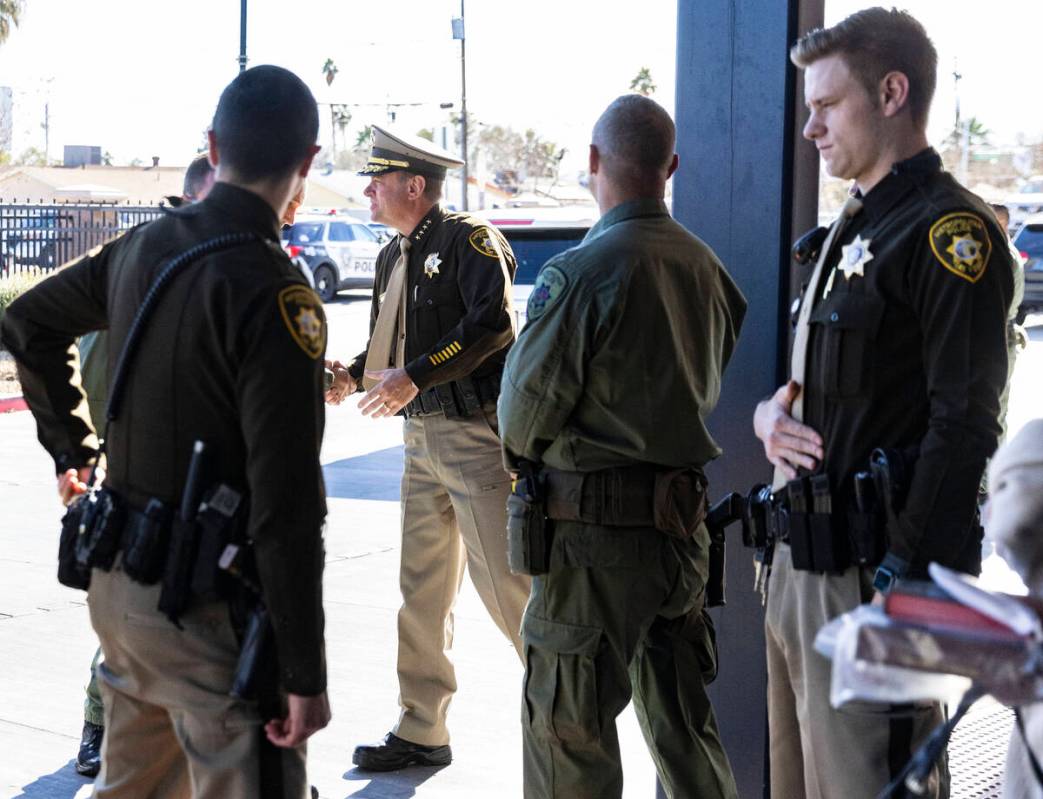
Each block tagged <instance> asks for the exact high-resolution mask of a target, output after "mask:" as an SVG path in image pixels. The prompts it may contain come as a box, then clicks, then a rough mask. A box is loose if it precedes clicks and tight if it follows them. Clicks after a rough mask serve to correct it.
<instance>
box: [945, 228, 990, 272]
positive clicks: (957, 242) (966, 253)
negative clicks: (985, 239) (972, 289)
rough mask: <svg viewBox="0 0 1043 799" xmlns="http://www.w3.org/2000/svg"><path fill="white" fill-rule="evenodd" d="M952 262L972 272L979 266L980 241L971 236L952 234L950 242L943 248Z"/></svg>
mask: <svg viewBox="0 0 1043 799" xmlns="http://www.w3.org/2000/svg"><path fill="white" fill-rule="evenodd" d="M945 251H946V252H947V253H949V255H951V256H952V260H953V262H954V263H955V264H956V265H957V266H959V267H962V268H964V269H969V270H971V271H972V272H975V271H977V270H978V269H979V268H980V267H981V260H982V258H981V242H979V241H978V240H977V239H975V238H974V237H973V236H953V239H952V243H951V244H950V245H949V246H948V247H946V248H945Z"/></svg>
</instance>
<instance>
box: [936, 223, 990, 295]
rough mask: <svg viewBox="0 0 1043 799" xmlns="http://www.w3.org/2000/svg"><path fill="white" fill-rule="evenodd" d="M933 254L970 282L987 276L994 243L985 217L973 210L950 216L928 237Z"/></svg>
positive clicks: (949, 268) (946, 266)
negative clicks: (972, 211) (987, 267)
mask: <svg viewBox="0 0 1043 799" xmlns="http://www.w3.org/2000/svg"><path fill="white" fill-rule="evenodd" d="M928 235H929V237H930V240H931V251H932V252H933V253H934V257H935V258H937V259H938V260H939V262H941V265H942V266H944V267H945V268H946V269H948V270H949V271H950V272H952V273H953V274H954V275H957V276H959V277H962V278H963V279H964V280H966V281H968V282H970V283H977V282H978V279H979V278H980V277H981V276H982V275H984V274H985V266H986V265H987V264H988V263H989V256H990V255H992V240H991V239H990V238H989V231H988V228H986V227H985V223H984V222H983V221H982V219H981V217H980V216H978V215H977V214H972V213H970V212H969V211H957V212H956V213H953V214H946V215H945V216H943V217H942V218H941V219H939V220H938V221H937V222H935V223H934V224H933V225H931V232H930V233H929V234H928Z"/></svg>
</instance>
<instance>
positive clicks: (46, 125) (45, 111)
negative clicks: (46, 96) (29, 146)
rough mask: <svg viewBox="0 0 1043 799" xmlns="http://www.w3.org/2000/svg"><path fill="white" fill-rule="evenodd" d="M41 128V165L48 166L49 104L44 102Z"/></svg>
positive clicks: (49, 147) (49, 154) (49, 155)
mask: <svg viewBox="0 0 1043 799" xmlns="http://www.w3.org/2000/svg"><path fill="white" fill-rule="evenodd" d="M40 127H41V128H43V165H44V166H50V164H51V104H50V102H45V103H44V104H43V124H42V125H41V126H40Z"/></svg>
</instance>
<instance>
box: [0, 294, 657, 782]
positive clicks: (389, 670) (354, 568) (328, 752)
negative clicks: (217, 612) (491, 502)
mask: <svg viewBox="0 0 1043 799" xmlns="http://www.w3.org/2000/svg"><path fill="white" fill-rule="evenodd" d="M328 314H329V316H330V323H331V343H330V353H331V356H332V357H345V354H346V353H351V354H354V352H355V351H357V348H358V341H359V339H360V338H361V336H362V334H363V331H364V329H365V328H364V326H365V324H366V322H367V321H368V314H369V305H368V302H359V301H357V300H356V301H352V298H351V297H350V295H349V296H348V297H347V298H345V299H344V300H342V301H341V302H338V303H335V304H333V305H330V306H328ZM401 425H402V423H401V421H400V420H397V419H393V420H380V421H374V420H371V419H366V418H363V417H362V416H361V415H360V414H359V412H358V411H357V410H356V409H355V407H354V404H353V403H350V404H345V405H344V406H342V407H339V408H330V409H329V413H328V414H327V431H326V436H325V445H324V447H323V456H322V461H323V464H324V466H325V467H326V468H325V471H326V481H327V490H328V494H329V496H330V499H329V520H328V526H327V531H326V548H327V560H326V577H325V606H326V634H327V646H328V660H329V691H330V703H331V705H332V709H333V721H332V723H331V724H330V726H329V727H328V728H327V729H326V730H324V731H322V732H321V733H319V734H317V735H316V736H314V737H313V738H312V739H311V741H310V742H309V769H310V777H311V781H312V783H313V784H315V785H316V786H318V788H319V790H320V793H321V795H322V796H323V797H338V799H340V797H365V799H404V798H405V797H412V796H418V797H430V798H431V799H436V797H447V798H448V797H453V799H469V798H470V797H474V799H479V798H481V799H488V797H490V796H494V795H500V796H504V797H507V796H520V795H521V735H520V722H519V714H520V704H519V703H520V688H521V676H522V668H521V664H520V663H519V662H518V659H517V657H516V655H515V653H514V650H513V648H512V647H511V646H510V645H509V644H508V642H507V641H506V640H505V639H504V638H503V637H502V636H501V635H500V633H499V631H498V630H497V629H496V628H495V626H494V625H493V623H492V622H491V621H490V620H489V618H488V616H487V615H486V613H485V609H484V607H483V606H482V604H481V602H480V600H479V599H478V597H477V594H476V593H475V592H474V590H473V588H472V587H471V585H470V582H469V580H466V579H465V580H464V590H463V592H462V594H461V596H460V600H459V602H458V605H457V612H456V625H455V627H456V636H455V643H454V649H453V658H454V661H455V663H456V670H457V681H458V685H459V691H458V693H457V696H456V698H455V699H454V701H453V706H452V710H451V711H450V716H449V721H450V728H451V732H452V735H453V740H452V746H453V755H454V762H453V764H452V765H451V766H449V767H447V768H445V769H440V770H439V769H411V770H407V771H405V772H400V773H398V774H391V775H373V774H368V773H360V772H357V771H355V770H354V769H353V768H352V766H351V752H352V750H353V748H354V747H355V745H356V744H359V743H365V742H371V741H376V740H379V739H380V738H382V737H383V736H384V734H385V733H386V732H387V731H388V730H389V729H390V728H391V726H392V724H394V722H395V721H396V719H397V717H398V704H397V697H398V682H397V678H396V673H395V657H396V645H397V644H396V613H397V610H398V607H399V604H400V595H399V591H398V560H399V552H400V547H399V526H398V525H399V504H398V483H399V477H400V475H401V457H402V456H401V443H402V438H401ZM0 442H2V443H0V662H2V664H3V670H4V679H3V680H0V799H4V798H6V797H26V799H29V798H32V799H74V798H75V799H82V797H86V796H89V795H90V781H88V780H85V779H83V778H81V777H79V776H78V775H76V773H75V771H74V770H73V766H72V759H73V758H74V757H75V755H76V750H77V747H78V745H79V735H80V729H81V727H82V725H83V714H82V706H83V699H84V691H83V688H84V685H85V684H86V682H87V679H88V678H89V667H90V662H91V658H92V657H93V654H94V650H95V647H96V646H97V640H96V638H95V636H94V633H93V631H92V630H91V626H90V620H89V618H88V613H87V608H86V605H85V604H84V599H85V594H84V593H82V592H79V591H74V590H71V589H67V588H64V587H62V586H61V585H59V584H58V582H57V579H56V577H55V557H56V554H57V540H58V530H59V519H60V517H61V514H62V509H61V507H60V506H59V504H58V501H57V497H56V494H55V484H54V477H53V471H54V467H53V464H52V462H51V460H50V458H49V457H48V456H47V455H46V453H45V452H44V451H43V449H42V448H41V446H40V445H39V443H38V442H37V441H36V432H35V426H34V424H33V420H32V417H31V415H30V414H29V413H25V412H15V413H5V414H0ZM620 740H621V745H622V747H623V750H624V752H625V755H624V757H625V765H624V768H625V769H626V780H627V791H626V796H628V797H652V796H654V794H655V787H654V786H655V771H654V768H653V766H652V763H651V760H650V759H649V757H648V754H647V752H646V751H645V747H644V742H643V740H642V738H641V734H640V731H639V729H638V727H637V721H636V718H635V717H634V715H633V711H632V710H631V709H628V710H627V711H626V713H625V714H624V716H623V717H622V718H621V724H620Z"/></svg>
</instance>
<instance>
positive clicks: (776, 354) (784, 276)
mask: <svg viewBox="0 0 1043 799" xmlns="http://www.w3.org/2000/svg"><path fill="white" fill-rule="evenodd" d="M823 3H824V0H678V24H677V98H676V121H677V135H678V141H677V152H678V154H679V155H680V158H681V165H680V169H679V170H678V172H677V175H676V177H675V178H674V200H673V210H674V215H675V216H676V218H677V219H678V220H679V221H680V222H681V223H682V224H684V225H685V226H686V227H688V228H689V229H690V230H692V231H693V232H694V233H696V234H697V235H698V236H699V237H700V238H702V239H703V240H704V241H706V242H707V243H708V244H709V245H710V246H711V247H712V248H713V249H714V251H715V252H716V253H717V255H718V256H719V257H720V259H721V261H722V262H723V263H724V265H725V266H726V267H727V269H728V271H729V272H730V273H731V275H732V277H733V278H734V279H735V280H736V281H737V282H738V284H739V286H740V287H741V288H742V291H743V293H744V294H745V295H746V299H747V300H748V302H749V310H748V312H747V315H746V322H745V324H744V325H743V329H742V336H741V337H740V339H739V345H738V348H737V350H736V352H735V354H734V356H733V358H732V361H731V364H730V365H729V367H728V372H727V375H726V378H725V381H724V387H723V392H722V395H721V401H720V404H719V405H718V407H717V410H716V411H715V412H714V414H713V416H711V418H710V423H711V424H710V429H711V431H712V433H713V435H714V437H715V438H716V440H717V442H718V443H719V444H720V445H721V447H722V448H723V449H724V455H723V457H721V458H720V459H718V461H717V462H715V463H714V464H712V465H711V466H710V469H709V471H708V474H709V477H710V484H711V493H712V494H713V495H714V496H716V495H719V494H723V493H724V492H726V491H731V490H735V491H740V492H745V491H746V490H747V489H748V488H749V487H750V485H751V484H752V483H753V482H755V481H765V482H770V480H771V472H770V469H769V467H768V464H767V462H766V461H765V459H764V452H763V449H762V448H761V446H760V443H759V442H758V441H757V439H756V438H755V437H754V435H753V425H752V419H753V410H754V407H755V405H756V404H757V402H758V401H760V400H761V399H763V398H764V397H766V396H768V395H769V394H771V393H772V392H773V391H774V390H775V389H776V388H777V387H778V386H779V385H780V384H781V382H782V381H783V380H784V378H785V372H786V368H785V360H786V351H787V340H786V336H787V322H786V319H787V310H786V309H787V308H788V306H789V302H790V284H791V280H790V271H791V270H790V267H791V262H790V259H789V246H790V243H791V242H792V240H793V239H794V233H795V232H796V233H799V232H802V231H803V230H806V229H807V228H809V227H812V226H814V223H815V216H816V207H817V197H818V158H817V155H816V153H815V151H814V148H813V147H811V146H810V145H809V144H807V143H806V142H803V140H802V139H801V138H800V127H801V125H802V124H803V121H804V110H803V109H804V106H803V88H802V86H801V85H800V83H799V74H798V73H797V71H796V70H795V69H794V68H793V67H792V66H791V65H790V62H789V59H788V50H789V46H790V45H791V44H792V43H793V41H794V40H795V39H796V38H797V36H798V35H799V33H801V32H803V31H805V30H807V29H809V28H811V27H815V26H817V25H820V24H821V22H822V10H823ZM730 536H731V537H730V540H729V544H728V558H729V559H728V573H727V579H728V604H727V606H726V607H724V608H721V609H720V610H717V611H714V614H713V615H714V622H715V624H716V625H717V641H718V645H719V648H720V674H719V676H718V678H717V681H716V682H715V683H714V685H713V686H712V688H711V695H712V697H713V702H714V707H715V709H716V711H717V718H718V720H719V722H720V726H721V733H722V736H723V738H724V745H725V748H726V750H727V751H728V754H729V757H730V758H731V763H732V768H733V769H734V770H735V776H736V779H737V781H738V785H739V795H740V796H742V797H756V796H762V795H764V796H766V795H767V788H766V787H764V786H765V776H766V773H767V772H766V757H765V752H766V735H765V730H766V711H765V703H764V701H763V697H764V696H765V686H766V676H765V661H764V634H763V620H764V612H763V609H762V608H761V603H760V598H759V596H758V595H756V594H754V593H753V591H752V590H751V588H752V586H753V567H752V557H751V554H750V553H749V551H747V550H744V549H743V548H742V545H741V542H740V541H739V539H738V535H737V531H730ZM778 799H787V798H786V797H779V798H778Z"/></svg>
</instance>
